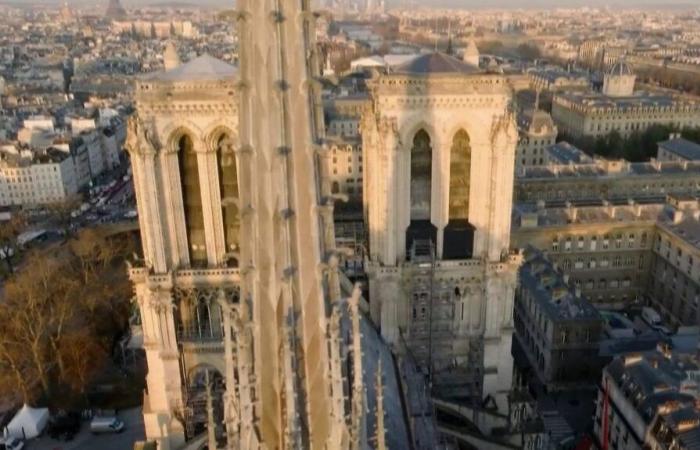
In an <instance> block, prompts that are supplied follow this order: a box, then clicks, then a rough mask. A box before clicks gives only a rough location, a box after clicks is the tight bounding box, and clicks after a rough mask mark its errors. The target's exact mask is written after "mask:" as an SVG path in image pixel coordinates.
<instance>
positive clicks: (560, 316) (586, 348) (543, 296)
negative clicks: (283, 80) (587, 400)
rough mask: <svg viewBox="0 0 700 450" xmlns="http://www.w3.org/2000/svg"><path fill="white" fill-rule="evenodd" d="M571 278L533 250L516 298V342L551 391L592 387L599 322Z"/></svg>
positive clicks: (596, 366) (598, 365) (523, 268)
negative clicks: (583, 386)
mask: <svg viewBox="0 0 700 450" xmlns="http://www.w3.org/2000/svg"><path fill="white" fill-rule="evenodd" d="M568 282H569V277H568V275H566V274H564V272H563V271H562V270H561V268H559V267H557V266H556V265H555V264H554V263H553V262H552V261H550V260H549V259H548V258H546V257H545V256H544V254H543V253H542V252H540V251H538V250H536V249H534V248H530V249H528V250H527V251H526V252H525V263H524V264H523V265H522V266H521V268H520V285H519V286H518V288H517V290H516V294H515V309H514V313H513V314H514V323H515V333H514V335H515V337H516V340H514V345H518V346H519V347H520V348H521V349H522V351H523V352H524V353H525V355H526V356H527V359H528V362H529V366H530V368H531V369H532V370H533V372H534V373H535V374H536V376H537V380H538V381H539V383H541V385H542V386H546V387H547V389H548V390H549V391H552V390H558V389H565V388H567V387H568V388H570V387H572V386H575V385H576V384H577V383H582V382H584V383H586V382H595V379H596V378H597V377H598V374H599V373H600V369H601V368H602V364H601V362H600V359H599V358H598V345H599V344H598V343H599V339H600V336H601V333H602V330H603V319H602V317H601V316H600V313H598V310H597V309H596V308H595V307H593V305H591V303H590V302H589V301H588V300H587V299H585V298H584V297H582V296H581V292H580V289H573V288H572V287H571V286H570V285H569V283H568Z"/></svg>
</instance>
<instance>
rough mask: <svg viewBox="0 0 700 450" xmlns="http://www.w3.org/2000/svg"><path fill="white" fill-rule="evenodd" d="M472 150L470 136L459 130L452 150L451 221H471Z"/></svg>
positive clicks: (453, 141)
mask: <svg viewBox="0 0 700 450" xmlns="http://www.w3.org/2000/svg"><path fill="white" fill-rule="evenodd" d="M471 161H472V149H471V145H470V142H469V135H468V134H467V132H466V131H464V130H459V131H458V132H457V133H456V134H455V136H454V138H453V139H452V148H451V150H450V200H449V214H450V220H465V221H466V220H468V219H469V192H470V184H471Z"/></svg>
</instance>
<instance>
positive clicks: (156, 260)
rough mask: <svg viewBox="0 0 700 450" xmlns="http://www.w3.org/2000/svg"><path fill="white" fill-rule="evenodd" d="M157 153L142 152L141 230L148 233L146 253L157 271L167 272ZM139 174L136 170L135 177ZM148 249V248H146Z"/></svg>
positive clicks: (140, 176)
mask: <svg viewBox="0 0 700 450" xmlns="http://www.w3.org/2000/svg"><path fill="white" fill-rule="evenodd" d="M155 158H156V153H155V151H146V152H143V153H142V167H141V169H140V170H139V174H138V177H139V179H140V182H139V187H140V189H139V190H140V191H141V195H140V196H139V200H140V203H139V204H143V205H144V213H145V214H144V215H143V217H144V219H145V220H144V225H145V228H141V231H142V232H143V231H145V234H147V235H148V238H147V240H146V241H147V242H148V246H149V247H148V255H144V256H145V257H146V259H147V260H149V261H150V262H151V264H152V266H153V270H154V271H155V272H156V273H165V271H166V270H167V264H166V259H165V248H164V245H163V234H162V232H161V231H162V223H163V221H162V218H161V212H160V208H159V205H158V198H159V195H158V194H159V192H158V185H157V183H156V164H155ZM137 159H138V158H137ZM136 176H137V174H136V172H134V178H136ZM144 250H146V248H144Z"/></svg>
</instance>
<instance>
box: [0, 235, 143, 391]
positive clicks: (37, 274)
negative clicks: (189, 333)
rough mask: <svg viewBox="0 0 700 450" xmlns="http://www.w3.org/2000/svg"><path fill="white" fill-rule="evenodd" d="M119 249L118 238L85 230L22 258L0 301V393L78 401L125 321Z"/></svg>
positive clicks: (125, 284)
mask: <svg viewBox="0 0 700 450" xmlns="http://www.w3.org/2000/svg"><path fill="white" fill-rule="evenodd" d="M126 251H128V248H127V247H126V246H124V245H122V243H121V241H120V240H119V239H112V238H108V237H105V236H103V235H101V234H100V233H99V232H96V231H95V232H93V231H89V232H85V233H81V234H79V235H78V236H77V237H76V238H74V239H72V240H71V241H70V244H69V245H67V246H60V247H54V248H52V249H47V250H42V251H39V250H35V251H32V252H29V253H28V254H27V255H26V257H25V260H24V261H25V264H23V270H20V271H18V272H17V273H16V274H15V275H14V276H13V277H12V278H11V279H10V280H9V281H8V282H7V283H6V285H5V289H4V291H3V293H2V297H3V298H0V317H2V320H3V322H2V326H0V396H3V395H6V394H8V393H12V391H13V390H14V391H16V390H17V389H19V390H20V391H21V395H22V397H23V398H24V399H25V400H31V399H34V398H38V397H48V398H49V399H50V400H51V399H53V398H56V397H55V395H61V394H65V393H66V392H70V393H73V394H77V393H80V394H81V395H83V396H84V393H85V389H86V387H87V386H88V385H89V383H90V382H91V381H92V380H93V379H94V376H95V375H96V374H98V373H99V372H100V371H101V370H102V369H103V368H104V361H105V360H106V359H107V358H108V357H109V355H110V352H111V349H112V346H113V342H114V340H115V338H116V337H117V336H118V335H120V334H121V333H122V332H123V331H124V328H125V326H126V325H127V323H128V317H129V312H130V297H131V289H130V286H129V281H128V278H127V275H126V271H125V270H124V267H123V265H122V264H123V256H124V252H126ZM12 386H15V387H14V388H13V387H12ZM55 387H57V388H58V389H54V388H55ZM8 389H9V390H8Z"/></svg>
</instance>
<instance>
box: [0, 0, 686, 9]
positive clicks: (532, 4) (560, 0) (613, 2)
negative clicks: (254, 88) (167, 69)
mask: <svg viewBox="0 0 700 450" xmlns="http://www.w3.org/2000/svg"><path fill="white" fill-rule="evenodd" d="M63 1H64V0H0V4H2V3H15V4H27V3H30V2H32V3H42V4H61V3H63ZM170 2H178V3H190V4H197V5H211V6H219V7H224V6H231V7H233V5H235V0H122V4H123V5H124V6H126V7H134V6H139V5H152V4H158V3H170ZM100 3H103V4H104V5H107V0H68V4H69V5H72V4H74V5H85V4H89V5H91V6H94V5H95V4H100ZM388 3H389V5H390V6H391V5H404V4H414V5H421V6H429V5H434V6H438V7H453V8H472V9H473V8H478V9H481V8H523V9H532V8H535V9H541V8H556V7H578V6H596V7H601V6H609V7H612V8H622V7H659V8H664V9H666V8H671V7H699V8H700V0H489V1H487V2H484V0H388Z"/></svg>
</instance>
